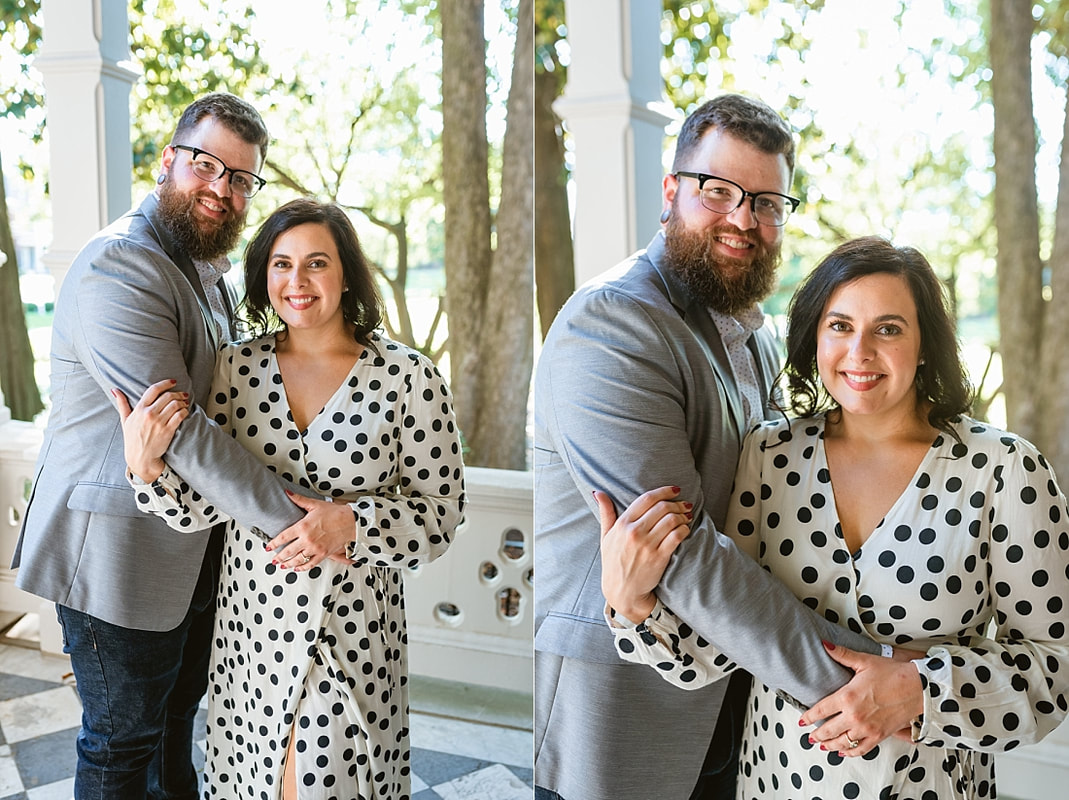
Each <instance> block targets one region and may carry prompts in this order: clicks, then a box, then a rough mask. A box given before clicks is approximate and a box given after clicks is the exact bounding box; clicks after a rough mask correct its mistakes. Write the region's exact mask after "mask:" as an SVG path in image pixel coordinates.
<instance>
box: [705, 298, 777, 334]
mask: <svg viewBox="0 0 1069 800" xmlns="http://www.w3.org/2000/svg"><path fill="white" fill-rule="evenodd" d="M709 316H710V317H712V318H713V323H714V324H715V325H716V329H717V330H718V331H720V336H721V337H722V338H724V339H726V340H734V339H740V338H741V339H746V338H749V336H750V335H751V334H752V333H754V332H755V331H759V330H761V328H762V327H764V324H765V314H764V312H763V311H762V310H761V309H760V307H759V306H758V305H757V304H756V303H754V304H753V305H752V306H750V307H749V308H746V309H743V310H742V311H740V312H737V313H735V314H725V313H723V312H721V311H714V310H713V309H711V308H710V309H709Z"/></svg>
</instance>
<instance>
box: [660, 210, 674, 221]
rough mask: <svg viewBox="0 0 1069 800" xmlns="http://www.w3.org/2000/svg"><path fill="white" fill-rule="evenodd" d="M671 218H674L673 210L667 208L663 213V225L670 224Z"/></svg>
mask: <svg viewBox="0 0 1069 800" xmlns="http://www.w3.org/2000/svg"><path fill="white" fill-rule="evenodd" d="M670 216H672V209H670V208H666V209H665V210H664V211H662V212H661V224H662V225H663V224H664V223H666V222H668V218H669V217H670Z"/></svg>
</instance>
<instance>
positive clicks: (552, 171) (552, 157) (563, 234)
mask: <svg viewBox="0 0 1069 800" xmlns="http://www.w3.org/2000/svg"><path fill="white" fill-rule="evenodd" d="M534 85H535V112H534V139H535V145H534V153H535V155H534V163H535V171H534V176H535V178H534V179H535V219H536V220H538V224H537V225H536V226H535V286H536V287H537V291H538V320H539V324H540V326H541V328H542V338H543V339H545V338H546V333H548V332H549V326H550V324H551V323H552V322H553V318H554V317H555V316H557V312H558V311H560V307H561V306H562V305H564V301H565V300H567V299H568V297H569V295H571V293H572V292H573V291H574V290H575V253H574V250H573V247H572V230H571V215H570V214H569V213H568V192H567V181H568V178H567V174H566V172H565V169H564V143H563V142H562V141H561V121H560V119H559V118H558V117H557V115H556V114H555V113H554V111H553V101H554V100H556V99H557V97H558V95H559V86H560V79H559V76H558V75H557V74H556V73H554V72H546V71H545V70H537V71H536V72H535V77H534Z"/></svg>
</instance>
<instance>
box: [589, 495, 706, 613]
mask: <svg viewBox="0 0 1069 800" xmlns="http://www.w3.org/2000/svg"><path fill="white" fill-rule="evenodd" d="M678 494H679V487H678V486H664V487H661V488H660V489H654V490H653V491H650V492H646V493H645V494H643V495H640V496H639V497H637V498H635V501H634V502H633V503H632V504H631V505H629V506H628V507H627V508H626V509H624V512H623V513H622V514H620V517H619V519H617V517H616V509H615V508H614V507H613V504H612V500H610V499H609V496H608V495H607V494H605V493H604V492H594V499H595V500H596V501H597V504H598V511H599V512H600V514H601V591H602V593H603V594H604V595H605V599H606V600H607V601H608V603H609V605H610V606H612V608H613V609H614V610H615V611H616V613H618V614H623V615H624V616H625V617H627V618H628V619H629V620H631V621H632V622H635V623H638V622H642V620H644V619H645V618H646V617H648V616H649V615H650V612H651V611H653V609H654V606H655V605H656V604H657V598H656V597H654V594H653V589H654V587H656V586H657V584H658V582H660V580H661V576H662V575H663V574H664V571H665V569H666V568H667V567H668V561H669V559H670V558H671V557H672V553H674V552H675V550H676V548H677V547H679V544H680V542H682V541H683V540H684V539H686V538H687V536H689V535H690V527H689V524H688V523H689V522H690V520H691V519H692V517H693V513H692V512H691V509H692V508H693V507H694V506H693V504H692V503H683V502H679V501H676V500H674V498H675V497H676V496H677V495H678Z"/></svg>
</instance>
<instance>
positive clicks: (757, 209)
mask: <svg viewBox="0 0 1069 800" xmlns="http://www.w3.org/2000/svg"><path fill="white" fill-rule="evenodd" d="M672 177H674V178H676V179H677V180H678V179H679V178H680V177H684V178H694V180H696V181H697V182H698V194H699V196H700V197H701V201H702V205H703V206H705V207H706V208H707V209H709V210H710V211H712V212H714V213H716V214H730V213H731V212H732V211H734V210H735V209H736V208H738V207H739V206H741V205H742V204H743V203H744V202H745V201H746V198H747V197H749V198H750V211H751V212H752V213H753V216H754V219H756V220H757V221H758V222H760V223H761V224H762V225H771V226H772V227H774V228H778V227H780V226H781V225H783V224H784V223H786V222H787V217H789V216H790V215H791V212H792V211H794V210H795V209H796V208H798V204H799V203H800V202H802V201H801V200H798V199H797V198H795V197H790V196H788V195H785V194H779V193H778V192H748V191H746V190H745V189H743V188H742V187H741V186H739V185H738V184H737V183H735V182H734V181H729V180H726V179H724V178H718V177H716V176H715V175H706V174H705V173H704V172H682V171H680V172H676V173H673V175H672Z"/></svg>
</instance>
